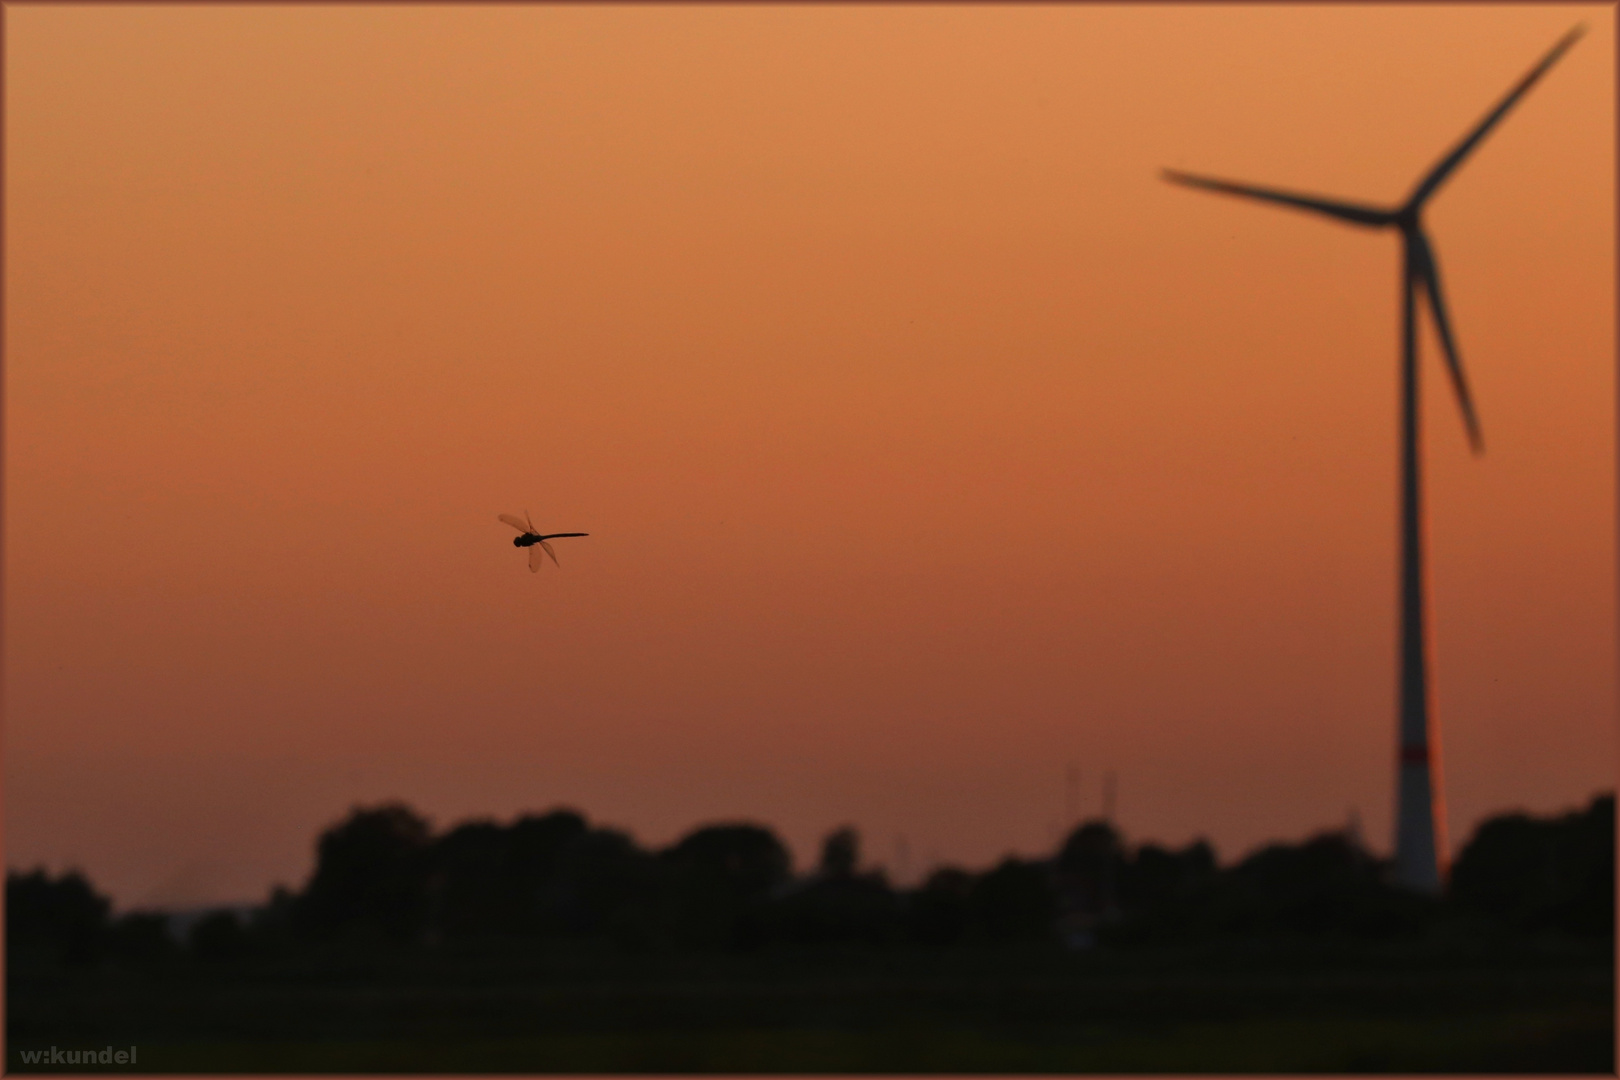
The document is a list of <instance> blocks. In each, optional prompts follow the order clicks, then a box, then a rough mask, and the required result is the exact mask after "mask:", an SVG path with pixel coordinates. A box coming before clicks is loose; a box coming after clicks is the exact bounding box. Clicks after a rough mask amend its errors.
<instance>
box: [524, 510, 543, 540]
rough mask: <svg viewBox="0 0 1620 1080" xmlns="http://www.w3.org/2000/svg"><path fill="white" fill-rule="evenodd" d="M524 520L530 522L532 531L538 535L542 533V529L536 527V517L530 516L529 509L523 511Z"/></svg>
mask: <svg viewBox="0 0 1620 1080" xmlns="http://www.w3.org/2000/svg"><path fill="white" fill-rule="evenodd" d="M523 520H524V521H527V522H528V523H529V531H530V532H532V533H534V534H535V535H536V536H538V535H539V534H540V530H539V529H537V528H535V527H534V518H532V517H530V516H529V512H528V511H527V510H525V511H523Z"/></svg>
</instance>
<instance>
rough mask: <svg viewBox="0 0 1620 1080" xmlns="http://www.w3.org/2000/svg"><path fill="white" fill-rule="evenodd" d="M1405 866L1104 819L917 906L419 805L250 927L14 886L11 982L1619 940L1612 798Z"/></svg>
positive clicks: (527, 821)
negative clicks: (1272, 941)
mask: <svg viewBox="0 0 1620 1080" xmlns="http://www.w3.org/2000/svg"><path fill="white" fill-rule="evenodd" d="M1390 871H1391V867H1390V865H1389V862H1388V861H1387V860H1382V859H1379V858H1377V857H1374V856H1373V855H1371V854H1370V853H1368V852H1367V851H1366V850H1365V849H1363V848H1362V847H1361V846H1360V844H1359V843H1358V842H1357V841H1356V839H1355V837H1354V836H1353V835H1351V834H1349V833H1345V832H1323V833H1319V834H1317V835H1315V836H1312V837H1310V838H1308V839H1306V840H1304V841H1302V842H1299V843H1293V844H1289V843H1274V844H1271V845H1268V846H1266V847H1263V848H1261V849H1259V850H1257V851H1255V852H1253V853H1251V854H1249V855H1248V856H1246V857H1245V858H1243V859H1241V860H1240V861H1238V862H1236V863H1235V864H1233V865H1230V866H1225V867H1223V866H1221V865H1219V864H1218V862H1217V860H1216V858H1215V854H1214V851H1213V849H1212V848H1211V847H1210V846H1209V844H1207V843H1206V842H1203V841H1199V842H1196V843H1193V844H1190V845H1188V846H1186V847H1184V848H1181V849H1179V850H1172V849H1169V848H1166V847H1163V846H1160V845H1157V844H1151V843H1148V844H1141V845H1138V846H1135V847H1130V846H1128V845H1127V844H1126V843H1125V841H1124V838H1123V837H1122V836H1121V834H1120V833H1119V831H1118V830H1117V829H1116V828H1115V827H1114V826H1113V825H1111V824H1110V823H1108V822H1106V821H1100V820H1098V821H1090V822H1086V823H1085V824H1082V825H1081V826H1079V827H1078V828H1076V829H1075V830H1074V831H1073V832H1072V833H1070V834H1069V836H1068V837H1067V838H1066V839H1065V841H1064V842H1063V844H1062V845H1061V846H1060V847H1059V848H1058V850H1057V851H1055V852H1054V853H1053V854H1052V855H1051V856H1050V857H1048V858H1044V859H1021V858H1014V857H1009V858H1006V859H1003V860H1002V861H1001V862H1000V863H998V864H997V865H995V866H993V867H991V868H988V869H985V870H983V871H980V872H973V871H969V870H965V869H960V868H955V867H944V868H940V869H937V870H935V871H933V872H932V873H931V874H930V875H929V876H928V878H927V879H926V880H925V881H924V882H922V883H921V884H920V885H918V886H916V887H914V888H897V887H895V886H894V885H893V884H892V883H891V882H890V881H889V880H888V879H887V877H886V875H885V873H884V872H883V871H882V870H881V869H868V870H863V869H862V868H861V860H860V839H859V836H858V834H857V833H856V831H855V830H854V829H852V828H847V827H846V828H841V829H838V830H836V831H834V832H833V833H831V834H830V835H829V836H827V838H826V839H825V841H824V842H823V844H822V848H821V853H820V858H819V860H818V862H817V864H816V865H815V866H814V867H813V868H811V869H810V870H809V871H808V872H806V873H802V874H795V873H794V871H793V866H792V860H791V857H790V855H789V852H788V850H787V848H786V847H785V846H784V845H783V843H782V842H781V840H780V839H778V838H777V836H776V835H775V834H774V833H773V832H772V831H771V830H769V829H767V828H764V827H762V826H759V825H755V824H718V825H708V826H705V827H702V828H699V829H696V830H695V831H693V832H691V833H690V834H688V835H687V836H685V837H683V838H682V839H681V840H679V841H678V842H676V843H674V844H672V845H671V846H669V847H667V848H664V849H661V850H649V849H646V848H643V847H641V846H639V845H638V844H637V843H636V842H635V841H634V840H633V839H632V838H631V837H630V836H629V835H628V834H627V833H625V832H622V831H620V830H616V829H612V828H604V827H599V826H593V825H591V824H590V823H589V822H588V821H587V820H586V818H585V817H584V816H583V815H581V814H579V813H577V812H575V811H572V810H565V809H559V810H553V811H551V812H549V813H546V814H538V815H525V816H522V817H519V818H517V819H516V820H515V821H513V822H512V823H510V824H507V825H501V824H498V823H496V822H494V821H488V820H482V821H470V822H466V823H463V824H460V825H458V826H456V827H454V828H452V829H450V830H449V831H448V832H445V833H442V834H437V835H436V834H435V833H434V832H433V830H432V829H431V827H430V826H429V824H428V822H427V821H426V820H425V819H424V818H423V817H422V816H421V815H419V814H417V813H416V812H415V811H414V810H412V809H411V808H410V807H408V806H406V805H404V804H402V803H390V804H386V805H381V806H375V807H370V808H360V807H357V808H355V809H354V810H353V811H352V812H351V813H350V814H349V816H348V817H347V818H345V819H344V820H343V821H341V822H338V823H336V824H334V825H333V826H331V827H330V828H328V829H326V830H325V831H324V832H323V833H322V834H321V836H320V839H319V841H318V843H317V845H316V862H315V869H314V873H313V874H312V875H311V876H310V878H309V880H308V882H307V883H306V885H305V886H304V888H303V889H302V890H301V891H297V892H295V891H291V890H288V889H285V888H281V887H278V888H276V889H275V890H274V891H273V893H272V894H271V897H270V900H269V902H268V903H267V904H265V905H263V906H261V907H259V908H257V909H254V910H253V911H252V912H250V913H247V914H246V915H245V916H244V915H242V914H239V913H238V912H236V911H234V910H228V909H222V910H218V911H215V912H213V913H211V914H208V915H206V916H204V917H202V918H200V919H198V920H196V921H194V922H193V923H191V925H190V926H189V928H188V929H187V932H186V933H185V935H184V937H183V940H182V939H180V938H179V937H178V936H177V935H175V934H174V933H172V932H171V928H172V926H173V923H172V922H171V920H170V917H169V916H167V915H165V914H163V913H156V912H132V913H129V914H125V915H123V916H121V917H118V918H114V917H113V916H112V910H111V904H110V903H109V901H108V900H107V899H106V898H105V897H104V896H102V895H100V894H99V893H97V892H96V890H95V889H94V887H93V886H92V885H91V883H90V882H89V881H88V880H87V879H86V878H85V877H84V875H83V874H81V873H79V872H77V871H70V872H67V873H64V874H62V875H60V876H58V877H52V876H51V875H50V874H48V873H47V872H45V871H44V870H43V869H36V870H34V871H32V872H28V873H20V872H17V871H10V872H8V874H7V878H6V938H7V941H6V946H7V957H8V967H11V968H14V969H15V968H18V967H32V968H38V967H40V966H47V967H49V966H55V965H65V966H70V967H82V966H87V965H93V964H96V963H99V962H103V961H106V960H109V959H111V960H116V961H122V962H126V963H134V964H137V965H139V964H144V963H164V962H174V961H175V960H177V959H180V958H183V957H185V956H187V955H189V956H190V957H191V958H192V959H194V960H196V961H199V962H206V963H229V962H233V961H241V960H245V959H248V958H251V957H254V956H265V955H274V954H278V953H282V952H285V951H288V950H294V951H296V950H299V949H319V948H323V947H331V946H334V945H335V946H338V947H353V946H359V947H363V948H369V949H373V950H391V949H406V948H435V947H442V946H445V945H447V944H453V943H458V942H478V941H483V942H499V941H502V940H507V941H511V940H518V939H529V940H536V939H539V940H544V939H558V940H560V939H595V940H598V941H601V940H606V941H610V942H614V943H617V944H618V945H620V946H623V947H625V948H628V949H631V950H649V949H651V950H658V949H671V950H697V951H707V950H755V949H760V948H766V947H773V946H778V945H786V946H839V947H857V948H885V947H895V946H911V947H923V948H929V947H931V948H941V949H945V948H953V947H963V946H975V945H976V946H981V947H982V946H995V945H1011V944H1017V943H1026V944H1028V943H1039V942H1048V943H1051V944H1052V946H1053V947H1059V946H1064V945H1066V946H1068V947H1071V948H1087V947H1092V946H1098V945H1100V946H1103V947H1109V948H1131V947H1135V946H1144V945H1152V944H1160V943H1176V942H1181V943H1185V942H1196V941H1202V940H1210V939H1216V938H1232V937H1245V936H1277V935H1281V936H1284V937H1306V938H1319V937H1339V938H1348V939H1359V938H1397V937H1420V936H1422V935H1425V934H1428V933H1431V932H1433V931H1435V930H1436V929H1437V928H1440V927H1442V926H1444V927H1448V928H1450V929H1451V930H1452V931H1453V932H1455V931H1456V930H1457V929H1458V928H1464V929H1472V930H1473V931H1475V932H1477V933H1480V934H1484V935H1524V934H1559V935H1566V936H1573V937H1584V938H1601V937H1604V936H1611V937H1612V935H1613V933H1614V797H1613V795H1601V796H1598V797H1596V798H1594V799H1593V800H1592V801H1591V803H1590V804H1589V805H1588V806H1587V807H1586V808H1584V809H1582V810H1578V811H1572V812H1569V813H1566V814H1563V815H1560V816H1555V817H1544V818H1538V817H1533V816H1530V815H1527V814H1523V813H1511V814H1504V815H1499V816H1497V817H1493V818H1491V819H1490V820H1488V821H1486V822H1485V823H1484V824H1483V825H1481V826H1480V827H1479V829H1478V830H1477V831H1476V833H1475V834H1474V836H1473V837H1472V839H1471V840H1470V841H1469V843H1468V845H1467V846H1466V847H1465V848H1464V849H1463V850H1462V852H1461V854H1460V856H1459V857H1458V859H1457V861H1456V863H1455V865H1454V866H1453V869H1452V874H1451V878H1450V881H1449V883H1448V886H1447V890H1446V892H1445V894H1444V895H1443V896H1441V897H1438V898H1435V897H1428V896H1424V895H1421V894H1417V893H1413V892H1409V891H1406V890H1403V889H1401V888H1398V887H1396V886H1394V885H1393V884H1391V883H1390V882H1391V877H1390Z"/></svg>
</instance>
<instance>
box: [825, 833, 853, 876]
mask: <svg viewBox="0 0 1620 1080" xmlns="http://www.w3.org/2000/svg"><path fill="white" fill-rule="evenodd" d="M860 859H861V836H860V834H859V833H858V832H856V831H855V829H854V828H853V827H852V826H849V825H845V826H843V827H842V828H838V829H834V830H833V831H832V832H830V833H828V834H827V837H826V839H824V840H822V842H821V876H822V877H823V878H827V879H830V880H836V879H840V878H849V877H853V876H854V875H855V866H856V864H857V863H859V862H860Z"/></svg>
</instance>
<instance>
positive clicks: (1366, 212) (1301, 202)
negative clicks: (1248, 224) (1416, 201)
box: [1162, 169, 1395, 225]
mask: <svg viewBox="0 0 1620 1080" xmlns="http://www.w3.org/2000/svg"><path fill="white" fill-rule="evenodd" d="M1162 175H1163V177H1164V179H1166V180H1168V181H1170V182H1171V183H1172V184H1185V185H1186V186H1187V187H1196V188H1204V189H1205V190H1207V191H1218V192H1220V193H1221V194H1223V195H1243V196H1246V197H1248V198H1250V199H1260V200H1261V201H1263V202H1274V203H1282V204H1283V205H1284V206H1292V207H1294V208H1296V209H1299V210H1313V211H1315V212H1316V213H1318V214H1326V215H1327V216H1328V217H1332V218H1338V219H1339V220H1340V221H1348V222H1351V223H1352V224H1355V225H1388V224H1390V223H1391V222H1393V221H1394V220H1395V214H1394V212H1393V211H1390V210H1380V209H1379V208H1378V207H1376V206H1366V205H1364V204H1362V203H1349V202H1337V201H1334V200H1332V199H1322V198H1318V197H1317V196H1315V195H1300V194H1297V193H1295V192H1292V191H1278V190H1277V189H1276V188H1263V187H1255V186H1253V185H1252V184H1234V183H1233V182H1231V181H1230V180H1216V179H1214V178H1213V177H1207V176H1194V175H1193V174H1191V173H1184V172H1177V171H1176V170H1175V169H1165V170H1164V171H1163V173H1162Z"/></svg>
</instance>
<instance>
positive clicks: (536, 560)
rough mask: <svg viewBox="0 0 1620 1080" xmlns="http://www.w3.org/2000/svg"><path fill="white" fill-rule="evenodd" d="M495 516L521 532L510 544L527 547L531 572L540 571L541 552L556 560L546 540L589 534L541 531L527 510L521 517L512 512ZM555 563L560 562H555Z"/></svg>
mask: <svg viewBox="0 0 1620 1080" xmlns="http://www.w3.org/2000/svg"><path fill="white" fill-rule="evenodd" d="M495 516H496V517H497V518H499V519H500V520H501V521H503V522H505V523H506V524H508V525H510V526H512V528H514V529H516V530H517V531H518V532H519V533H520V534H521V535H519V536H518V537H516V538H515V539H514V540H513V541H512V546H513V547H520V548H525V547H526V548H528V549H529V571H530V572H531V573H539V572H540V566H541V564H542V563H544V562H545V560H544V559H543V558H541V553H542V552H544V553H545V554H546V555H550V556H551V561H552V562H554V563H556V562H557V553H556V552H555V551H552V550H551V545H550V544H548V543H546V541H547V540H555V539H557V538H558V537H563V536H589V535H590V533H541V532H540V530H539V529H537V528H535V527H534V521H533V520H531V519H530V517H529V512H528V511H527V510H525V511H523V516H522V517H521V518H520V517H517V516H516V515H514V514H497V515H495ZM557 565H559V566H560V565H562V564H561V563H557Z"/></svg>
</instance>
